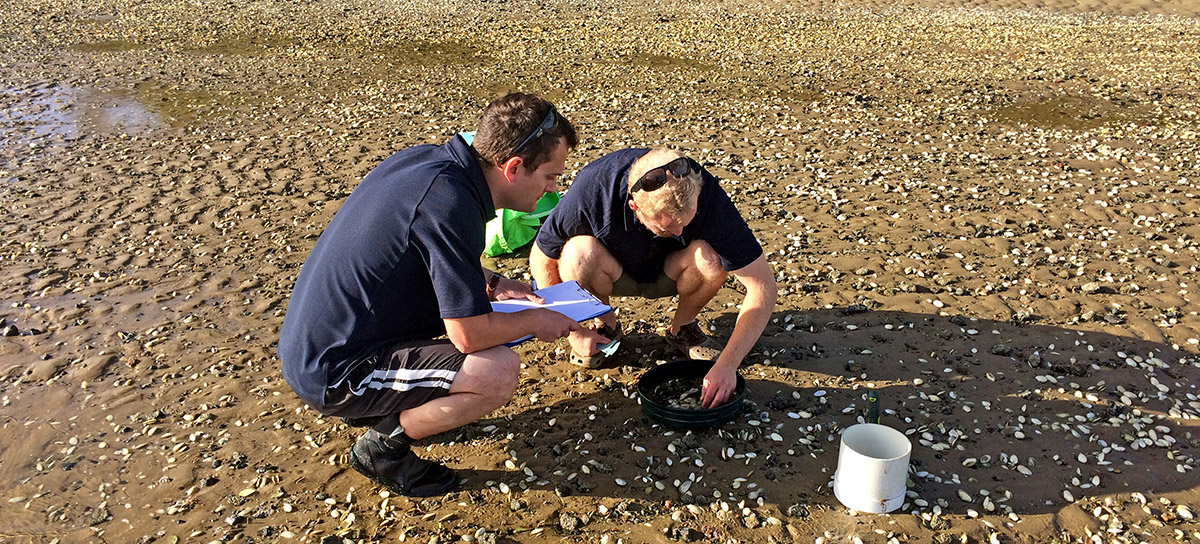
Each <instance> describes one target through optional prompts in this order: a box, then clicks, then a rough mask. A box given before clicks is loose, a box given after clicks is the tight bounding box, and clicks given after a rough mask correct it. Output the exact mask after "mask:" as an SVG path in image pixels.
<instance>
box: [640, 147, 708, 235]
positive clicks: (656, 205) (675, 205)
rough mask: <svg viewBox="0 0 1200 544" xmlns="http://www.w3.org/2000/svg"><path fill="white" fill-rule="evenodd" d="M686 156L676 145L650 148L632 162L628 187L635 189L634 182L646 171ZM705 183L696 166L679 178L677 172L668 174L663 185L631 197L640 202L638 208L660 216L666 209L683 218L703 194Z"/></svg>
mask: <svg viewBox="0 0 1200 544" xmlns="http://www.w3.org/2000/svg"><path fill="white" fill-rule="evenodd" d="M684 156H685V155H684V154H683V153H680V152H678V151H675V150H674V149H666V148H662V147H657V148H654V149H651V150H650V151H648V152H646V154H645V155H642V156H641V158H639V159H638V160H636V161H633V164H632V165H630V166H629V179H628V183H629V187H630V188H631V189H632V188H633V185H634V184H635V183H637V181H638V180H639V179H641V177H642V176H643V175H645V174H646V172H649V171H651V170H653V169H655V168H659V167H662V166H666V164H667V163H669V162H671V161H673V160H675V159H678V158H680V157H684ZM702 183H703V179H702V178H701V176H700V172H698V171H696V169H695V168H693V169H692V171H691V172H689V173H688V175H686V176H684V177H683V178H682V179H676V178H675V176H674V175H669V176H667V183H666V184H665V185H663V186H662V187H659V188H658V189H656V190H653V191H637V192H635V193H631V194H630V197H631V198H632V199H633V202H634V203H635V204H637V207H638V209H640V210H642V211H643V212H644V213H646V214H647V215H650V216H658V215H661V214H664V213H665V214H668V215H670V216H671V217H672V218H675V219H680V218H682V217H683V216H685V215H687V212H690V211H692V210H695V209H696V201H697V198H698V197H699V195H700V186H701V184H702Z"/></svg>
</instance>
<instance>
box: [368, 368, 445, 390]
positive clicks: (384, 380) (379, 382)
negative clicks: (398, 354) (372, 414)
mask: <svg viewBox="0 0 1200 544" xmlns="http://www.w3.org/2000/svg"><path fill="white" fill-rule="evenodd" d="M456 375H458V372H455V371H453V370H442V369H437V368H428V369H416V370H409V369H403V368H401V369H379V370H376V371H374V372H371V374H370V375H368V376H367V377H366V378H363V380H362V381H361V382H359V383H358V385H357V386H355V387H353V388H351V389H350V392H351V393H354V394H355V395H362V394H363V391H366V390H367V389H391V390H393V391H410V390H413V389H416V388H418V387H429V388H436V389H446V390H449V389H450V384H451V383H453V382H454V377H455V376H456Z"/></svg>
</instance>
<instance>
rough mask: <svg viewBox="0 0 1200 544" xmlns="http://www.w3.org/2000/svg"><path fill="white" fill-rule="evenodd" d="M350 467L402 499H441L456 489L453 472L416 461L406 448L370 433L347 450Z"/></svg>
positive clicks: (430, 462)
mask: <svg viewBox="0 0 1200 544" xmlns="http://www.w3.org/2000/svg"><path fill="white" fill-rule="evenodd" d="M350 466H351V467H354V470H357V471H359V472H361V473H362V475H363V476H366V477H367V478H370V479H371V480H372V481H373V482H375V483H377V484H379V485H382V486H384V487H386V488H388V489H390V490H391V491H392V492H394V493H397V494H400V495H404V496H406V497H432V496H435V495H445V494H446V493H448V492H449V491H450V490H451V489H454V486H456V485H458V476H456V475H455V474H454V471H453V470H451V469H449V468H447V467H445V466H443V465H440V464H438V463H434V462H432V461H426V460H424V459H421V458H420V457H417V454H415V453H413V451H412V448H410V447H409V445H408V444H406V443H402V442H401V441H397V440H394V439H389V438H387V437H384V436H383V435H381V434H379V433H378V432H377V431H375V430H374V429H371V430H369V431H367V432H366V433H365V434H363V435H362V437H360V438H359V439H358V442H355V443H354V447H353V448H350Z"/></svg>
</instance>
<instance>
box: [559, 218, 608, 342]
mask: <svg viewBox="0 0 1200 544" xmlns="http://www.w3.org/2000/svg"><path fill="white" fill-rule="evenodd" d="M558 272H559V274H560V276H561V277H562V280H563V281H571V280H575V281H577V282H579V285H581V286H583V288H584V289H587V290H588V292H590V293H592V294H593V295H596V298H598V299H600V302H603V303H605V304H608V303H609V299H610V298H611V296H612V289H613V284H614V283H616V281H617V279H618V278H620V277H621V272H622V269H621V264H620V263H618V262H617V259H616V258H615V257H613V256H612V253H609V251H608V248H605V247H604V244H601V243H600V240H597V239H596V238H593V237H591V236H576V237H574V238H571V239H570V240H567V243H566V245H564V246H563V249H562V255H561V256H560V258H559V260H558ZM600 321H601V322H603V323H604V324H605V325H608V326H610V327H612V326H615V325H616V324H617V316H616V315H615V314H613V313H607V314H604V315H602V316H600ZM610 340H611V338H610ZM567 341H568V342H570V343H571V349H572V351H574V352H575V353H577V354H579V355H592V354H594V353H595V352H596V347H595V342H594V341H589V339H588V338H586V337H584V336H583V335H581V334H579V333H578V332H573V333H571V334H570V336H568V337H567Z"/></svg>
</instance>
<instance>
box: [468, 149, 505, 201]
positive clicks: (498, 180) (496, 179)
mask: <svg viewBox="0 0 1200 544" xmlns="http://www.w3.org/2000/svg"><path fill="white" fill-rule="evenodd" d="M475 162H476V163H478V164H479V169H480V170H482V171H483V179H484V180H486V181H487V186H488V191H490V192H491V193H492V207H493V208H496V209H497V210H498V209H500V208H503V207H504V206H503V205H502V204H501V202H500V200H502V196H501V195H503V194H504V189H505V188H506V187H508V180H507V179H505V177H504V172H501V171H500V169H499V168H496V167H495V166H492V165H490V164H488V163H486V162H484V161H482V160H480V159H479V157H476V158H475Z"/></svg>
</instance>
